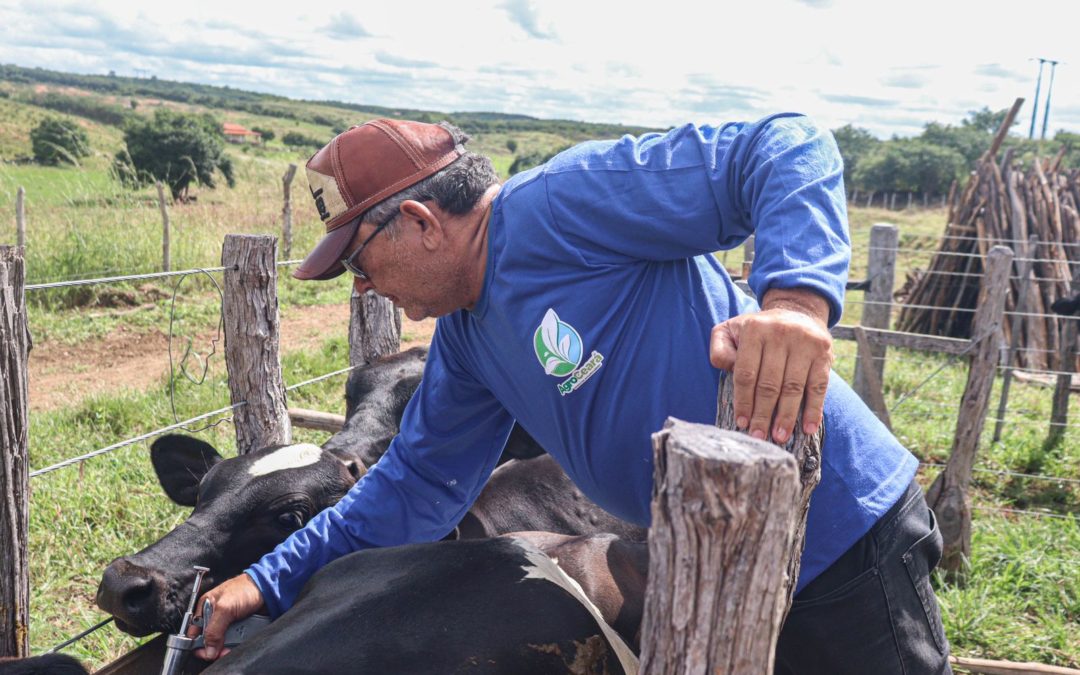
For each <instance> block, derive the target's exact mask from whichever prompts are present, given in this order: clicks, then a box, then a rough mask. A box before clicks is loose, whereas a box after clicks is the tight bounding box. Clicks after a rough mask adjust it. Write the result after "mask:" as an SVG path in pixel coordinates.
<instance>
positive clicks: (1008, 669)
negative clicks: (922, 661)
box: [949, 656, 1080, 675]
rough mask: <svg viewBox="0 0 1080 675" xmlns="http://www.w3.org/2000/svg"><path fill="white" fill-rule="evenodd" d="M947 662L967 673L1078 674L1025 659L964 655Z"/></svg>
mask: <svg viewBox="0 0 1080 675" xmlns="http://www.w3.org/2000/svg"><path fill="white" fill-rule="evenodd" d="M949 663H951V664H953V666H955V667H959V668H962V669H963V671H967V672H969V673H980V675H1080V670H1077V669H1075V668H1065V667H1062V666H1050V665H1047V664H1045V663H1032V662H1030V661H1025V662H1023V663H1018V662H1014V661H993V660H990V659H972V658H968V657H966V656H950V657H949Z"/></svg>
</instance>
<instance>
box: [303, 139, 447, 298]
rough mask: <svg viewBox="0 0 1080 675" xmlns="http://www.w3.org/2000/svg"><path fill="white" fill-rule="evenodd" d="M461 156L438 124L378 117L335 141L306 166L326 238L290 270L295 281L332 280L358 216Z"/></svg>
mask: <svg viewBox="0 0 1080 675" xmlns="http://www.w3.org/2000/svg"><path fill="white" fill-rule="evenodd" d="M464 153H465V149H464V148H463V147H462V146H460V145H458V144H456V143H455V142H454V138H453V136H452V135H451V134H450V132H449V131H447V130H446V129H444V128H443V127H440V126H439V125H437V124H425V123H423V122H410V121H406V120H389V119H378V120H372V121H370V122H367V123H365V124H362V125H359V126H354V127H352V128H351V129H349V130H348V131H344V132H342V133H340V134H338V135H337V136H335V137H334V139H333V140H332V141H330V142H329V143H327V144H326V145H325V146H324V147H323V148H322V149H321V150H319V151H318V152H316V153H315V154H314V155H312V156H311V159H309V160H308V162H307V177H308V185H309V186H310V187H311V196H312V198H313V199H314V200H315V208H316V209H318V211H319V217H320V218H321V219H322V221H323V222H324V223H326V236H325V237H323V238H322V239H321V240H320V241H319V243H318V244H317V245H316V246H315V248H314V249H313V250H312V251H311V253H309V254H308V255H307V257H306V258H304V261H303V262H302V263H300V266H299V267H298V268H297V269H296V271H295V272H293V276H294V277H296V278H297V279H332V278H334V277H336V276H338V275H339V274H341V273H342V272H344V271H345V268H344V267H343V266H342V265H341V258H342V254H343V253H344V251H345V249H346V248H347V247H348V246H349V242H351V241H352V240H353V238H354V237H355V236H356V230H357V229H358V228H359V227H360V221H359V217H360V215H361V214H362V213H363V212H364V211H366V210H368V209H369V208H371V207H372V206H375V205H376V204H378V203H379V202H381V201H382V200H384V199H386V198H387V197H390V196H391V195H394V194H396V193H398V192H400V191H402V190H404V189H405V188H407V187H409V186H411V185H415V184H416V183H418V182H420V181H422V180H423V179H425V178H427V177H428V176H430V175H432V174H433V173H435V172H436V171H438V170H440V169H442V168H445V167H446V166H447V165H449V164H450V163H451V162H453V161H454V160H456V159H458V158H459V157H461V156H462V155H463V154H464Z"/></svg>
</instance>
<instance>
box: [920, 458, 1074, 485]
mask: <svg viewBox="0 0 1080 675" xmlns="http://www.w3.org/2000/svg"><path fill="white" fill-rule="evenodd" d="M919 466H925V467H929V468H933V469H944V468H945V465H944V464H938V463H936V462H919ZM971 470H972V471H976V472H978V473H992V474H996V475H999V476H1012V477H1014V478H1028V479H1031V480H1044V481H1048V482H1051V483H1074V484H1077V485H1080V478H1066V477H1064V476H1047V475H1044V474H1038V473H1021V472H1019V471H1008V470H1005V469H984V468H982V467H977V466H976V467H972V468H971Z"/></svg>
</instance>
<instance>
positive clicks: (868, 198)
mask: <svg viewBox="0 0 1080 675" xmlns="http://www.w3.org/2000/svg"><path fill="white" fill-rule="evenodd" d="M873 203H874V191H873V190H870V192H869V193H867V195H866V208H870V206H871V205H872V204H873Z"/></svg>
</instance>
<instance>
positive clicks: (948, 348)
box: [830, 325, 971, 354]
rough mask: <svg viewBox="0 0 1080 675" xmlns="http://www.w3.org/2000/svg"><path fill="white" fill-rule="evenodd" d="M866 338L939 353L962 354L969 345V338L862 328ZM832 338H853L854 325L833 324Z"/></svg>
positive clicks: (870, 340)
mask: <svg viewBox="0 0 1080 675" xmlns="http://www.w3.org/2000/svg"><path fill="white" fill-rule="evenodd" d="M863 330H864V332H865V333H866V338H867V340H869V342H870V344H871V345H875V344H880V345H888V346H889V347H902V348H904V349H918V350H922V351H927V352H939V353H941V354H963V353H965V352H966V351H967V350H968V349H969V348H970V347H971V341H970V340H961V339H959V338H945V337H935V336H933V335H923V334H921V333H901V332H897V331H892V330H879V329H874V328H865V327H864V328H863ZM830 332H831V333H832V336H833V338H835V339H837V340H854V339H855V327H854V326H842V325H837V326H833V327H832V329H831V331H830Z"/></svg>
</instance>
